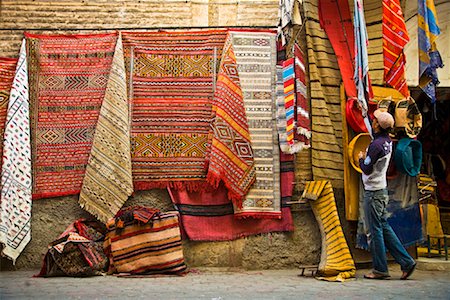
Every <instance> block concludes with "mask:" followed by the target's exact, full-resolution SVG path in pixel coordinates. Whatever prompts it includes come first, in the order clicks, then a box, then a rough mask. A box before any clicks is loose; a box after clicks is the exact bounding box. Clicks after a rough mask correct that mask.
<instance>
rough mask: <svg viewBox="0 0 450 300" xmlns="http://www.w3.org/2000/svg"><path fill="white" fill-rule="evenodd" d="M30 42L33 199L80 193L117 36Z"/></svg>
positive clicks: (47, 37)
mask: <svg viewBox="0 0 450 300" xmlns="http://www.w3.org/2000/svg"><path fill="white" fill-rule="evenodd" d="M25 36H26V38H27V47H28V57H29V74H30V105H31V114H30V116H31V130H32V133H31V134H32V140H33V144H32V153H33V166H34V167H33V199H39V198H46V197H57V196H64V195H74V194H78V193H79V192H80V189H81V185H82V182H83V178H84V174H85V169H86V164H87V163H88V158H89V154H90V151H91V146H92V141H93V136H94V130H95V128H96V125H97V120H98V116H99V112H100V107H101V105H102V102H103V99H104V97H105V91H106V85H107V82H108V76H109V73H110V70H111V63H112V58H113V55H114V48H115V45H116V41H117V34H115V33H113V34H92V35H35V34H30V33H25Z"/></svg>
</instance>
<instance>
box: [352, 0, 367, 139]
mask: <svg viewBox="0 0 450 300" xmlns="http://www.w3.org/2000/svg"><path fill="white" fill-rule="evenodd" d="M353 26H354V29H355V72H354V74H353V78H354V79H355V84H356V90H357V98H358V103H359V104H360V105H361V111H362V116H363V118H364V124H365V125H366V128H367V130H368V131H369V134H370V135H371V136H372V126H371V122H370V120H369V116H368V113H367V111H368V104H367V100H368V99H367V97H368V95H369V94H370V82H369V55H368V51H367V45H368V43H369V40H368V36H367V28H366V21H365V18H364V7H363V1H362V0H355V10H354V14H353Z"/></svg>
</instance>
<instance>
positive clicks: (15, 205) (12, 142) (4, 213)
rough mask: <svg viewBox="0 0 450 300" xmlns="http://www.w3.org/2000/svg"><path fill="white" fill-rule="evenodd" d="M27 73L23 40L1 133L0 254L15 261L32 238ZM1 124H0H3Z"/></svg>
mask: <svg viewBox="0 0 450 300" xmlns="http://www.w3.org/2000/svg"><path fill="white" fill-rule="evenodd" d="M28 100H29V99H28V73H27V58H26V47H25V40H23V41H22V46H21V48H20V53H19V60H18V62H17V67H16V72H15V75H14V79H13V81H12V87H11V92H10V95H9V101H8V100H7V103H8V108H7V112H6V121H5V126H4V128H5V130H4V136H3V161H2V172H1V174H2V175H1V200H0V244H2V245H3V246H4V247H3V249H2V252H1V254H2V255H4V256H6V257H8V258H9V259H11V260H12V261H13V263H15V261H16V259H17V257H18V256H19V255H20V253H21V252H22V251H23V249H24V248H25V246H26V245H27V244H28V242H29V241H30V240H31V146H30V109H29V102H28ZM2 127H3V126H2Z"/></svg>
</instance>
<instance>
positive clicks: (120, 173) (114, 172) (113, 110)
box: [78, 36, 133, 223]
mask: <svg viewBox="0 0 450 300" xmlns="http://www.w3.org/2000/svg"><path fill="white" fill-rule="evenodd" d="M130 151H131V147H130V123H129V112H128V98H127V87H126V76H125V65H124V61H123V51H122V39H121V37H120V36H119V39H118V40H117V43H116V48H115V51H114V58H113V62H112V67H111V73H110V74H109V77H108V83H107V85H106V92H105V98H104V100H103V103H102V106H101V109H100V115H99V117H98V122H97V126H96V129H95V133H94V138H93V142H92V148H91V153H90V156H89V160H88V164H87V166H86V173H85V176H84V179H83V185H82V187H81V192H80V197H79V200H78V201H79V203H80V205H81V206H82V207H83V208H84V209H86V210H87V211H88V212H90V213H91V214H93V215H94V216H96V217H97V218H98V219H99V220H101V221H103V222H104V223H106V222H107V221H108V220H109V219H110V218H112V217H113V216H114V215H115V214H116V213H117V212H118V211H119V210H120V208H121V207H122V205H123V204H124V203H125V202H126V201H127V200H128V197H129V196H130V195H131V193H132V192H133V180H132V177H131V152H130Z"/></svg>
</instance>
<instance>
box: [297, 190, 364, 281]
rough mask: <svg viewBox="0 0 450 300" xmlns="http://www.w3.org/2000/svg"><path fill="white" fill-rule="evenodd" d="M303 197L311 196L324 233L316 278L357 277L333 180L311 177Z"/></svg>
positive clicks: (333, 279)
mask: <svg viewBox="0 0 450 300" xmlns="http://www.w3.org/2000/svg"><path fill="white" fill-rule="evenodd" d="M302 197H303V198H305V199H308V200H310V201H309V203H310V204H311V207H312V209H313V212H314V216H315V217H316V220H317V223H318V224H319V228H320V233H321V235H322V251H321V252H322V254H321V257H320V263H319V270H318V274H317V275H318V277H316V278H317V279H322V280H326V281H340V282H343V281H345V280H346V279H348V278H352V277H355V275H356V267H355V263H354V261H353V258H352V255H351V253H350V249H349V248H348V244H347V241H346V240H345V236H344V232H343V230H342V227H341V222H340V220H339V215H338V210H337V206H336V201H335V198H334V193H333V187H332V186H331V183H330V182H329V181H309V182H308V183H307V184H306V187H305V190H304V193H303V196H302Z"/></svg>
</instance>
